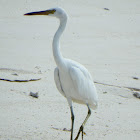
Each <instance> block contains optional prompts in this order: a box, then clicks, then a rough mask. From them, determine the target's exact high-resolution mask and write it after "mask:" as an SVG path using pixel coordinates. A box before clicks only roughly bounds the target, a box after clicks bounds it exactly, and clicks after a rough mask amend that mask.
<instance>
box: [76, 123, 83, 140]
mask: <svg viewBox="0 0 140 140" xmlns="http://www.w3.org/2000/svg"><path fill="white" fill-rule="evenodd" d="M83 129H84V127H83V125H81V127H80V129H79V131H78V134H77V136H76V138H75V139H74V140H78V137H79V135H80V133H81V132H82V140H83V135H84V131H83Z"/></svg>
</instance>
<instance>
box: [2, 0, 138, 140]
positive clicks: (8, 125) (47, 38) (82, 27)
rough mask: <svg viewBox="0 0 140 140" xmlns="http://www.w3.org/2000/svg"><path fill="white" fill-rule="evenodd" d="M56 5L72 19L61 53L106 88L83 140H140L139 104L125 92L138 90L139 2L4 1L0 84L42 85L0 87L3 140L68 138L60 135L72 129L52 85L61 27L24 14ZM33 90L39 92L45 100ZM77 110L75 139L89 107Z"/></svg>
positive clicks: (65, 106) (51, 20) (76, 107)
mask: <svg viewBox="0 0 140 140" xmlns="http://www.w3.org/2000/svg"><path fill="white" fill-rule="evenodd" d="M56 6H61V7H63V8H64V9H65V10H66V11H67V12H68V14H69V21H68V25H67V29H66V30H65V33H64V35H63V37H62V40H61V44H62V47H61V51H62V52H63V55H64V56H65V57H68V58H71V59H73V60H76V61H78V62H80V63H81V64H83V65H84V66H86V67H87V69H88V70H89V71H90V72H91V74H92V76H93V78H94V80H95V81H96V82H99V83H103V84H104V85H102V84H97V83H96V87H97V90H98V94H99V107H98V109H97V110H96V111H92V115H91V117H90V119H89V120H88V123H87V125H86V127H85V132H86V133H87V136H84V140H139V138H140V100H139V99H137V98H135V97H134V96H133V91H131V90H130V89H128V88H125V87H132V88H140V1H139V0H117V1H116V0H114V1H113V0H93V1H92V0H86V1H85V0H53V1H50V0H22V1H19V0H11V1H9V0H1V1H0V32H1V33H0V78H7V79H11V80H13V79H21V80H22V79H32V78H33V79H35V78H42V79H41V80H39V81H36V82H27V83H15V82H7V81H0V139H1V140H18V139H19V140H21V139H22V140H41V139H43V140H68V139H70V133H69V132H66V131H61V130H63V128H67V129H70V126H71V120H70V110H69V107H68V104H67V101H66V99H65V98H64V97H62V96H61V95H60V94H59V93H58V91H57V89H56V87H55V84H54V80H53V70H54V68H55V66H56V65H55V62H54V60H53V55H52V49H51V43H52V38H53V35H54V33H55V31H56V29H57V27H58V21H57V20H56V19H54V18H49V17H24V16H23V14H24V13H26V12H31V11H37V10H45V9H48V8H52V7H56ZM104 8H108V9H109V10H104ZM13 74H17V76H16V75H13ZM133 77H137V78H139V79H138V80H136V79H133ZM107 84H109V85H114V86H108V85H107ZM118 86H119V87H118ZM30 92H39V98H38V99H35V98H32V97H31V96H29V93H30ZM74 112H75V128H74V136H76V134H77V132H78V129H79V126H80V125H81V123H82V121H83V120H84V118H85V116H86V113H87V108H86V106H82V105H78V104H74ZM53 127H54V128H58V129H60V130H55V129H53ZM79 139H81V137H80V138H79Z"/></svg>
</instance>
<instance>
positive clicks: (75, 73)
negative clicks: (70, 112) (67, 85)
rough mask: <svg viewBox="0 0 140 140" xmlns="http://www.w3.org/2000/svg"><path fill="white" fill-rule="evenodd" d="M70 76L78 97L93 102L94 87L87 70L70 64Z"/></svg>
mask: <svg viewBox="0 0 140 140" xmlns="http://www.w3.org/2000/svg"><path fill="white" fill-rule="evenodd" d="M70 76H71V79H72V82H73V84H74V87H75V89H76V90H77V92H78V94H79V95H78V96H79V98H80V97H81V99H83V100H86V101H87V103H88V101H92V102H94V100H96V88H95V86H94V83H93V81H92V78H91V76H90V74H89V72H88V71H87V70H86V69H85V68H83V67H80V68H79V67H75V66H72V67H71V68H70Z"/></svg>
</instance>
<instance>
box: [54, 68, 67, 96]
mask: <svg viewBox="0 0 140 140" xmlns="http://www.w3.org/2000/svg"><path fill="white" fill-rule="evenodd" d="M54 81H55V84H56V87H57V89H58V91H59V92H60V93H61V94H62V95H63V96H65V93H64V91H63V88H62V86H61V81H60V77H59V69H58V68H57V67H56V68H55V70H54Z"/></svg>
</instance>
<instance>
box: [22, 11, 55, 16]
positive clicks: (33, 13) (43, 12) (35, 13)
mask: <svg viewBox="0 0 140 140" xmlns="http://www.w3.org/2000/svg"><path fill="white" fill-rule="evenodd" d="M55 11H56V10H54V9H53V10H45V11H37V12H31V13H26V14H24V15H25V16H32V15H49V14H54V13H55Z"/></svg>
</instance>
